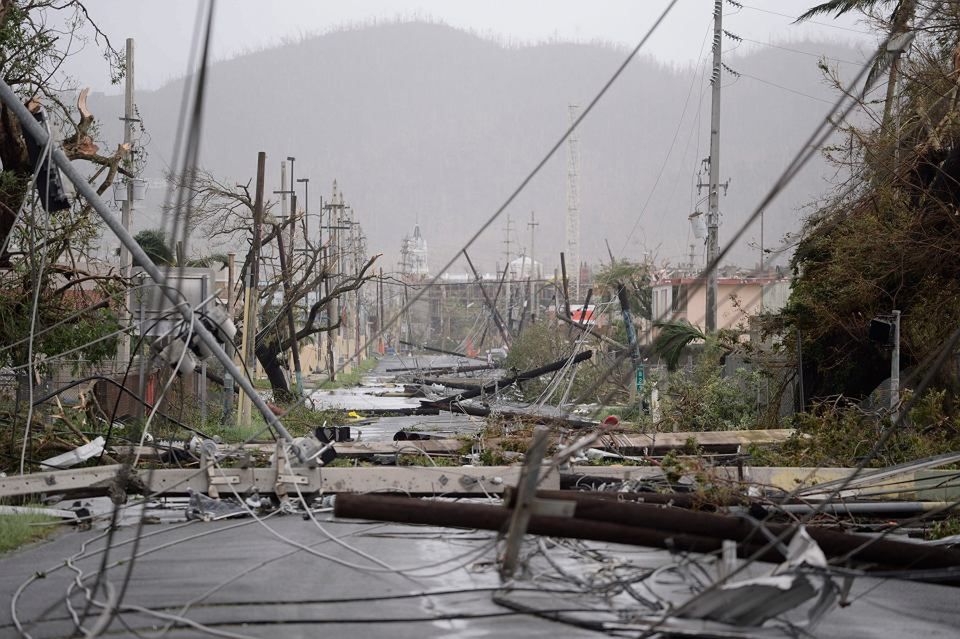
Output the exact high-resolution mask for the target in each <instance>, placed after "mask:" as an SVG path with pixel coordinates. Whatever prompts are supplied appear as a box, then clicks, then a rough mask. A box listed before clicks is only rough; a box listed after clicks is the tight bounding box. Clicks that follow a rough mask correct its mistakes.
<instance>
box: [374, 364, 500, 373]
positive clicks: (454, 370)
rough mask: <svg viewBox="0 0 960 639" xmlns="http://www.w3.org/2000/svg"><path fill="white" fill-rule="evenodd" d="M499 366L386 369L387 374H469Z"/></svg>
mask: <svg viewBox="0 0 960 639" xmlns="http://www.w3.org/2000/svg"><path fill="white" fill-rule="evenodd" d="M498 368H499V366H497V365H496V364H477V365H475V366H428V367H423V368H416V367H414V366H399V367H396V368H388V369H387V372H388V373H409V372H415V373H426V374H435V373H469V372H473V371H492V370H497V369H498Z"/></svg>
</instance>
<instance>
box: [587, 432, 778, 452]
mask: <svg viewBox="0 0 960 639" xmlns="http://www.w3.org/2000/svg"><path fill="white" fill-rule="evenodd" d="M793 434H794V430H793V429H792V428H777V429H770V430H723V431H719V430H718V431H703V432H678V433H651V434H645V433H644V434H640V433H606V434H604V435H603V436H602V437H601V438H600V444H601V446H598V447H602V448H604V449H607V450H615V451H617V452H622V453H626V454H650V453H653V452H654V451H659V450H669V449H674V448H683V447H684V446H686V445H687V443H688V442H696V445H697V446H699V447H702V448H705V449H709V450H711V451H712V452H717V449H733V450H729V451H728V452H736V450H735V449H737V448H739V447H741V446H750V445H752V444H755V445H771V444H782V443H783V442H785V441H787V440H788V439H789V438H790V437H791V436H792V435H793Z"/></svg>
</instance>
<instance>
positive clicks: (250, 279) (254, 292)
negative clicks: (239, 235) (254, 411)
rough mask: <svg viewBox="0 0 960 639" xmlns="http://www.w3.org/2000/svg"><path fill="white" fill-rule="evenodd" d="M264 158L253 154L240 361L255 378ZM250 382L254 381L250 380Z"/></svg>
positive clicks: (246, 404) (245, 405) (245, 408)
mask: <svg viewBox="0 0 960 639" xmlns="http://www.w3.org/2000/svg"><path fill="white" fill-rule="evenodd" d="M266 166H267V154H266V153H265V152H263V151H260V153H258V154H257V187H256V196H255V198H254V203H253V245H252V246H251V247H250V266H249V268H247V303H246V307H247V314H246V317H244V320H243V360H244V362H245V363H246V368H247V373H248V374H249V375H250V376H251V377H252V378H255V377H256V370H257V354H256V341H257V340H256V338H257V310H258V309H257V307H258V306H259V304H258V299H257V296H258V292H259V277H260V224H261V223H262V222H263V187H264V184H263V183H264V177H265V174H266ZM250 381H251V382H253V381H254V380H253V379H251V380H250ZM240 424H241V425H242V426H248V425H249V424H250V398H249V397H247V396H246V395H244V396H243V398H242V399H241V400H240Z"/></svg>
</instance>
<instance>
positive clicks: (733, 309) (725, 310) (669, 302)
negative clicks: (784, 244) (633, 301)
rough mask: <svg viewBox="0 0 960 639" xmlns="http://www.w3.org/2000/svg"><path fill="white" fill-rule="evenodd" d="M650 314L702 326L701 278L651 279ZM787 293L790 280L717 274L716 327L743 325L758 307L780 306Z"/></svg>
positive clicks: (704, 295)
mask: <svg viewBox="0 0 960 639" xmlns="http://www.w3.org/2000/svg"><path fill="white" fill-rule="evenodd" d="M651 289H652V296H653V305H652V314H653V317H654V319H655V320H656V321H681V320H686V321H688V322H690V323H691V324H693V325H694V326H698V327H700V328H701V329H702V328H703V327H704V323H705V318H706V312H707V288H706V282H705V281H704V280H702V279H697V278H694V277H687V276H676V277H668V278H664V279H660V280H658V281H656V282H654V284H653V286H652V287H651ZM789 295H790V280H788V279H785V278H782V277H769V276H767V277H718V278H717V328H718V329H724V328H738V327H743V328H745V327H746V323H747V319H748V318H749V317H750V316H753V315H757V314H758V313H760V312H761V311H767V312H770V311H777V310H780V309H781V308H783V306H784V304H786V301H787V298H788V297H789Z"/></svg>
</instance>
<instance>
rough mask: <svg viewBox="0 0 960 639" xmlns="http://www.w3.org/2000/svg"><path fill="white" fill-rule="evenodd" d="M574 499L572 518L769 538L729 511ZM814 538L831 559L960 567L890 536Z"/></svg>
mask: <svg viewBox="0 0 960 639" xmlns="http://www.w3.org/2000/svg"><path fill="white" fill-rule="evenodd" d="M561 498H562V499H564V500H569V501H573V502H575V503H576V505H577V506H576V510H575V513H574V517H575V518H577V519H589V520H596V521H604V522H609V523H615V524H624V525H628V526H649V527H653V528H656V529H657V530H663V531H670V532H677V533H684V534H698V535H703V536H706V537H715V538H716V539H717V540H718V541H719V540H723V539H732V540H734V541H736V542H738V543H748V544H754V545H763V544H765V543H766V541H767V538H766V537H765V536H764V534H763V532H761V529H760V528H759V527H758V526H756V525H754V524H753V523H752V522H750V521H748V520H746V519H743V518H740V517H732V516H730V515H720V514H713V513H704V512H694V511H690V510H685V509H682V508H670V507H663V506H660V505H657V504H642V503H636V502H633V503H630V502H616V503H615V502H610V501H608V500H604V499H595V498H592V497H590V495H589V494H588V493H572V494H567V495H563V494H562V493H561ZM763 528H765V529H766V530H767V531H769V532H770V533H773V534H774V535H778V536H781V538H782V539H784V540H786V539H789V536H790V535H791V534H792V531H793V530H794V529H795V527H794V526H793V525H791V524H776V523H771V522H765V523H764V525H763ZM807 532H808V533H809V534H810V537H811V538H813V540H814V541H816V542H817V544H819V546H820V549H821V550H823V552H824V554H826V556H827V557H828V558H843V559H848V560H851V561H856V562H863V563H868V564H880V565H884V566H887V567H891V568H907V567H909V568H913V569H927V568H943V567H945V566H960V552H957V551H953V550H946V549H944V548H942V547H937V546H922V545H918V544H915V543H904V542H899V541H894V540H891V539H876V538H870V537H863V536H859V535H851V534H847V533H842V532H837V531H834V530H828V529H826V528H820V527H816V526H807Z"/></svg>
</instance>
